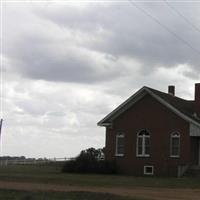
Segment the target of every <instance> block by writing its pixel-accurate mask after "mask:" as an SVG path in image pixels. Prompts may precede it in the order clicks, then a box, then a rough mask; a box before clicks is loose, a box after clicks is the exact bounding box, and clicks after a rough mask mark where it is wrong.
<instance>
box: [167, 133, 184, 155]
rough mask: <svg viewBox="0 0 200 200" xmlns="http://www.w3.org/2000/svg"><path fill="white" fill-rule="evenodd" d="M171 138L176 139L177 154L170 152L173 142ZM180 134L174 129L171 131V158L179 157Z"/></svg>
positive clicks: (171, 148)
mask: <svg viewBox="0 0 200 200" xmlns="http://www.w3.org/2000/svg"><path fill="white" fill-rule="evenodd" d="M173 139H178V154H176V155H175V154H172V153H173V146H172V145H173V142H172V140H173ZM180 149H181V135H180V133H179V132H177V131H175V132H172V133H171V134H170V157H171V158H180V153H181V150H180Z"/></svg>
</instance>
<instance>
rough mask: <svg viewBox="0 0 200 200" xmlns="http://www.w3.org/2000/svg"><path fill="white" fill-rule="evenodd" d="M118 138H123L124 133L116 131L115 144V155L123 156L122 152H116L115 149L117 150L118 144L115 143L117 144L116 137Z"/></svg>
mask: <svg viewBox="0 0 200 200" xmlns="http://www.w3.org/2000/svg"><path fill="white" fill-rule="evenodd" d="M118 138H124V133H118V134H117V135H116V141H115V142H116V146H115V156H118V157H123V156H124V153H118V152H117V150H118V146H117V144H118V142H117V139H118Z"/></svg>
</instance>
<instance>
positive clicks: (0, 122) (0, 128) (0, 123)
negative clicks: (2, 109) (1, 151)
mask: <svg viewBox="0 0 200 200" xmlns="http://www.w3.org/2000/svg"><path fill="white" fill-rule="evenodd" d="M2 125H3V119H1V121H0V140H1V130H2Z"/></svg>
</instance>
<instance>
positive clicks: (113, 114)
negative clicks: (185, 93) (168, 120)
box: [97, 87, 200, 128]
mask: <svg viewBox="0 0 200 200" xmlns="http://www.w3.org/2000/svg"><path fill="white" fill-rule="evenodd" d="M146 94H150V95H151V96H152V97H153V98H155V99H156V100H158V101H159V102H160V103H161V104H163V105H164V106H166V107H167V108H169V109H170V110H171V111H173V112H174V113H175V114H176V115H178V116H179V117H181V118H182V119H184V120H185V121H187V122H189V123H192V124H194V125H195V126H197V127H198V128H200V124H199V123H198V122H196V121H195V120H193V119H191V118H190V117H188V116H186V115H185V114H183V113H182V112H180V111H179V110H178V109H176V108H175V107H173V106H172V105H170V104H169V103H167V102H166V101H165V100H163V99H162V98H160V97H159V96H158V95H156V94H154V93H153V92H152V91H151V90H149V89H148V88H147V87H143V88H141V89H140V90H139V91H138V92H136V93H135V94H134V95H132V96H131V97H129V98H128V99H127V100H126V101H125V102H124V103H122V104H121V105H119V106H118V107H117V108H116V109H115V110H113V111H112V112H111V113H110V114H108V115H107V116H106V117H105V118H103V119H102V120H101V121H100V122H98V124H97V125H99V126H109V125H110V124H111V123H110V124H109V123H104V121H106V120H107V119H110V121H112V120H113V119H115V118H116V117H118V116H119V115H120V114H122V113H123V112H124V111H125V110H127V109H128V108H129V107H131V106H132V105H134V104H135V103H136V102H137V101H139V100H140V99H142V98H143V97H144V96H145V95H146Z"/></svg>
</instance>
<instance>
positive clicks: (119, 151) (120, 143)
mask: <svg viewBox="0 0 200 200" xmlns="http://www.w3.org/2000/svg"><path fill="white" fill-rule="evenodd" d="M123 155H124V134H122V133H118V134H117V135H116V156H123Z"/></svg>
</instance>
